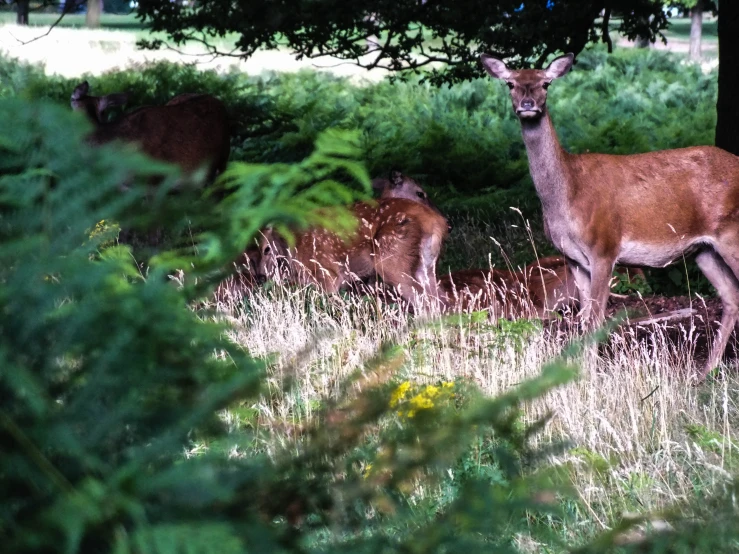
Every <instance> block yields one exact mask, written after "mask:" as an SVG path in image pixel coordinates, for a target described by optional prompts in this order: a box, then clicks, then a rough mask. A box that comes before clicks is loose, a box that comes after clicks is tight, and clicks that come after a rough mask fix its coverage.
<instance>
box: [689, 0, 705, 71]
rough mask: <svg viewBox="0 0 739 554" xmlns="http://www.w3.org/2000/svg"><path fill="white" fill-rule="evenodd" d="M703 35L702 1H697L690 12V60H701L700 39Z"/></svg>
mask: <svg viewBox="0 0 739 554" xmlns="http://www.w3.org/2000/svg"><path fill="white" fill-rule="evenodd" d="M702 35H703V0H698V1H697V2H696V4H695V6H694V7H693V9H692V10H690V59H691V60H694V61H698V60H700V59H701V37H702Z"/></svg>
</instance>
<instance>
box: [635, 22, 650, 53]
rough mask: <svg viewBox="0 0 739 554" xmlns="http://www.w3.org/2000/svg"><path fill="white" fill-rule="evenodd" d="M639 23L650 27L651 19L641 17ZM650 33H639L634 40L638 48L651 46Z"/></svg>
mask: <svg viewBox="0 0 739 554" xmlns="http://www.w3.org/2000/svg"><path fill="white" fill-rule="evenodd" d="M639 23H640V24H641V25H644V26H645V27H649V21H648V20H647V19H646V18H639ZM649 44H650V43H649V35H638V36H637V37H636V40H635V41H634V45H635V46H636V47H637V48H649Z"/></svg>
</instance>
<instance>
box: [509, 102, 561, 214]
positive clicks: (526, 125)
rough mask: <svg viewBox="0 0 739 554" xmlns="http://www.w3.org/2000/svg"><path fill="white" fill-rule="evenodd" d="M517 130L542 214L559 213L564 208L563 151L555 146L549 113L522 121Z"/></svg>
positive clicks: (557, 144) (555, 140)
mask: <svg viewBox="0 0 739 554" xmlns="http://www.w3.org/2000/svg"><path fill="white" fill-rule="evenodd" d="M521 131H522V133H523V142H524V144H525V145H526V153H527V154H528V157H529V170H530V171H531V178H532V179H533V181H534V186H535V187H536V192H537V193H538V195H539V198H540V199H541V203H542V207H543V209H544V214H545V215H546V214H548V213H552V212H553V211H554V212H555V213H559V212H561V211H562V210H564V208H565V207H566V205H567V183H568V177H569V173H568V170H567V165H566V159H565V158H566V156H567V152H565V150H564V149H563V148H562V145H560V143H559V139H558V138H557V133H556V131H555V130H554V125H553V124H552V120H551V119H550V118H549V113H548V112H546V111H545V112H544V115H543V116H542V117H540V118H539V119H537V120H535V121H531V120H522V121H521Z"/></svg>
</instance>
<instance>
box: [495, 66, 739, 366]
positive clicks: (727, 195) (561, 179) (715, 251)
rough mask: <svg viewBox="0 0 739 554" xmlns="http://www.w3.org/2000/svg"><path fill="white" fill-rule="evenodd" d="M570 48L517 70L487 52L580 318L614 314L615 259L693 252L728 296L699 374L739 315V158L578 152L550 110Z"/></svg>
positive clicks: (654, 261) (708, 151)
mask: <svg viewBox="0 0 739 554" xmlns="http://www.w3.org/2000/svg"><path fill="white" fill-rule="evenodd" d="M573 59H574V56H573V55H572V54H566V55H564V56H560V57H559V58H557V59H555V60H554V61H552V63H551V64H550V65H549V67H547V68H546V69H543V70H538V69H522V70H511V69H509V68H508V67H506V65H505V63H504V62H502V61H501V60H498V59H496V58H493V57H491V56H488V55H485V54H484V55H483V56H482V64H483V66H484V68H485V70H486V71H487V72H488V73H489V74H490V75H491V76H493V77H495V78H497V79H502V80H503V81H505V83H506V84H507V85H508V88H509V89H510V91H511V99H512V101H513V109H514V111H515V113H516V115H517V116H518V118H519V120H520V122H521V130H522V133H523V140H524V143H525V145H526V151H527V153H528V157H529V169H530V171H531V176H532V178H533V180H534V185H535V187H536V191H537V194H538V195H539V199H540V200H541V203H542V208H543V215H544V227H545V231H546V233H547V236H548V237H549V239H550V240H551V241H552V242H553V243H554V245H555V247H557V248H558V249H559V250H560V251H561V252H562V253H563V254H564V255H565V256H566V257H567V260H568V263H569V264H570V266H571V269H572V271H573V273H574V275H575V279H576V280H577V284H578V288H579V289H580V292H581V294H580V296H581V299H582V302H581V317H582V321H583V322H584V323H585V324H586V325H593V324H595V325H597V324H599V323H601V322H602V321H603V319H604V317H605V315H604V309H605V306H606V300H607V298H608V282H609V280H610V277H611V271H612V270H613V266H614V264H616V263H619V262H620V263H624V264H627V265H640V266H648V267H663V266H666V265H668V264H670V263H672V262H674V261H676V260H678V259H681V258H682V257H683V256H684V255H686V254H689V253H691V252H694V251H695V252H697V255H696V262H697V263H698V266H699V267H700V269H701V270H702V271H703V273H704V274H705V276H706V277H707V278H708V280H709V281H710V282H711V283H712V284H713V286H714V287H716V290H717V291H718V293H719V295H720V296H721V300H722V304H723V315H722V318H721V329H720V331H719V338H718V340H716V341H715V342H714V344H713V346H712V348H711V350H710V352H709V355H708V360H707V361H706V364H705V366H704V367H703V370H702V371H701V373H700V378H701V379H703V378H705V376H706V375H707V374H708V373H709V372H710V371H711V369H713V368H714V367H716V366H717V365H718V363H719V362H720V361H721V357H722V356H723V353H724V351H725V350H726V344H727V342H728V339H729V335H730V334H731V332H732V330H733V329H734V327H735V325H736V323H737V318H738V316H739V280H738V279H739V157H737V156H734V155H733V154H730V153H729V152H726V151H725V150H721V149H720V148H716V147H714V146H696V147H691V148H679V149H675V150H662V151H658V152H650V153H645V154H634V155H623V156H619V155H607V154H570V153H569V152H567V151H566V150H564V148H562V146H561V145H560V142H559V139H558V138H557V133H556V132H555V130H554V125H553V124H552V120H551V119H550V117H549V112H548V110H547V105H546V100H547V88H548V87H549V85H550V84H551V82H552V81H553V80H554V79H557V78H559V77H563V76H564V75H565V74H567V72H568V71H569V70H570V68H571V67H572V63H573Z"/></svg>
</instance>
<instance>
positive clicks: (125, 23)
mask: <svg viewBox="0 0 739 554" xmlns="http://www.w3.org/2000/svg"><path fill="white" fill-rule="evenodd" d="M59 15H60V14H58V13H36V12H31V15H30V16H29V25H30V26H31V27H48V26H49V25H51V24H52V23H54V22H55V21H56V20H57V19H59ZM15 19H16V15H15V12H10V11H7V10H3V11H0V23H2V24H6V23H15ZM58 26H59V27H67V28H72V29H82V28H85V14H67V15H65V16H64V17H63V18H62V20H61V21H60V22H59V25H58ZM100 28H101V29H109V30H114V31H136V32H138V31H146V29H147V26H146V25H144V24H143V23H141V22H140V21H139V20H138V19H136V15H135V14H133V13H131V14H126V15H119V14H109V13H106V14H103V15H102V16H101V17H100Z"/></svg>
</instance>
